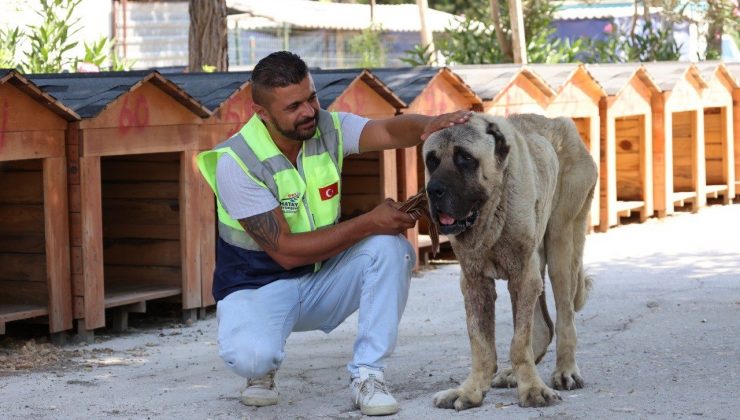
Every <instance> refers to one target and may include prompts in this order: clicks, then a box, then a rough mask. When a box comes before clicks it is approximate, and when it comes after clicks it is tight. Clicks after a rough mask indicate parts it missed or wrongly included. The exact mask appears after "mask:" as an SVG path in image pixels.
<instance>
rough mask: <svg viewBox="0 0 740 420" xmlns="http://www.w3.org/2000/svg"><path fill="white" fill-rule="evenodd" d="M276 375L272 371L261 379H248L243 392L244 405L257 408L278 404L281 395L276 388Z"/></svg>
mask: <svg viewBox="0 0 740 420" xmlns="http://www.w3.org/2000/svg"><path fill="white" fill-rule="evenodd" d="M275 373H277V372H276V371H274V370H271V371H270V372H268V373H267V375H265V376H263V377H261V378H258V379H247V387H246V388H244V390H242V400H241V401H242V404H244V405H250V406H255V407H264V406H266V405H275V404H277V402H278V396H279V395H280V393H279V392H278V389H277V386H275Z"/></svg>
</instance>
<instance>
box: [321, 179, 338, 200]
mask: <svg viewBox="0 0 740 420" xmlns="http://www.w3.org/2000/svg"><path fill="white" fill-rule="evenodd" d="M337 194H339V183H338V182H335V183H333V184H331V185H327V186H326V187H324V188H319V196H320V197H321V201H326V200H331V199H332V198H334V197H335V196H336V195H337Z"/></svg>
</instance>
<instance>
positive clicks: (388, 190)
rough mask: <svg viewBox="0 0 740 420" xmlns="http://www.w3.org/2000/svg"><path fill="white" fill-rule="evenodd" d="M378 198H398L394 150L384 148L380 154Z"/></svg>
mask: <svg viewBox="0 0 740 420" xmlns="http://www.w3.org/2000/svg"><path fill="white" fill-rule="evenodd" d="M379 165H380V168H381V169H380V180H379V181H380V186H379V187H380V198H382V199H385V198H391V199H393V200H398V175H397V174H396V167H397V165H396V151H395V150H385V151H383V153H382V154H381V159H380V162H379Z"/></svg>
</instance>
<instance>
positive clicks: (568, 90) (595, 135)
mask: <svg viewBox="0 0 740 420" xmlns="http://www.w3.org/2000/svg"><path fill="white" fill-rule="evenodd" d="M530 68H531V69H532V70H533V71H534V72H535V73H536V74H537V75H538V76H539V77H540V79H542V80H544V81H545V82H547V84H548V85H549V86H550V88H551V89H552V90H553V91H554V92H555V96H554V97H553V98H552V99H551V100H550V102H549V103H548V104H547V108H546V110H545V113H546V115H547V116H548V117H551V118H554V117H566V118H571V119H572V120H573V122H574V123H575V125H576V127H577V129H578V134H580V135H581V139H582V140H583V142H584V144H585V145H586V148H587V149H588V150H589V152H590V154H591V157H592V158H593V159H594V162H595V163H596V166H597V167H598V166H599V159H600V158H599V153H600V148H599V143H600V139H599V130H600V126H601V121H600V120H599V102H600V101H601V98H602V97H605V96H606V91H605V90H604V89H602V87H601V85H599V83H598V82H597V81H596V80H595V79H594V78H593V76H591V75H590V74H589V72H588V70H586V67H585V66H583V65H582V64H535V65H531V66H530ZM599 189H600V183H599V182H598V180H597V182H596V188H595V192H594V197H593V200H592V202H591V215H590V219H591V227H595V226H599V224H600V220H599V194H598V192H599Z"/></svg>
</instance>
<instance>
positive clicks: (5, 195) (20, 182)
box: [0, 167, 44, 204]
mask: <svg viewBox="0 0 740 420" xmlns="http://www.w3.org/2000/svg"><path fill="white" fill-rule="evenodd" d="M43 202H44V184H43V174H42V173H41V171H23V172H16V171H13V172H10V171H5V170H2V168H1V167H0V204H41V203H43Z"/></svg>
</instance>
